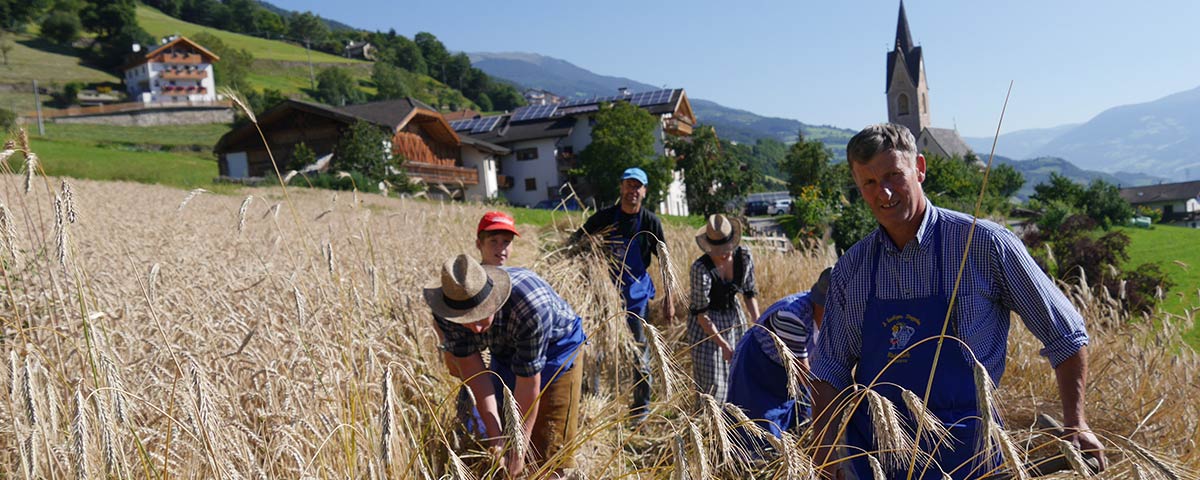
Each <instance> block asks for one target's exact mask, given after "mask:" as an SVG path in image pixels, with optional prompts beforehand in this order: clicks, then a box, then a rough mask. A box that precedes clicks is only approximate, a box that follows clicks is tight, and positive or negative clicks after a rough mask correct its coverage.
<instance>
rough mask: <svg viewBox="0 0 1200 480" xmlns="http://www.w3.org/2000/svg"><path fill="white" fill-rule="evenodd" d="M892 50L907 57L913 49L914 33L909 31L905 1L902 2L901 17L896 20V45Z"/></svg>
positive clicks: (901, 0)
mask: <svg viewBox="0 0 1200 480" xmlns="http://www.w3.org/2000/svg"><path fill="white" fill-rule="evenodd" d="M892 48H895V49H896V50H899V51H900V52H901V53H904V54H906V55H907V54H908V51H909V50H912V48H913V40H912V32H909V30H908V15H905V14H904V0H900V17H899V18H897V19H896V43H894V44H893V45H892Z"/></svg>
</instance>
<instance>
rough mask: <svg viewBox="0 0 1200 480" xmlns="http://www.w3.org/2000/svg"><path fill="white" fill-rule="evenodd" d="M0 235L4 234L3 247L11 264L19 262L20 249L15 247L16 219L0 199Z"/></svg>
mask: <svg viewBox="0 0 1200 480" xmlns="http://www.w3.org/2000/svg"><path fill="white" fill-rule="evenodd" d="M0 235H3V236H4V249H5V250H7V251H8V256H9V258H11V259H12V261H13V265H14V266H16V265H18V264H19V263H20V260H21V257H20V249H19V248H18V247H17V219H16V218H15V217H13V214H12V211H11V210H9V209H8V205H6V204H5V203H4V202H3V201H0Z"/></svg>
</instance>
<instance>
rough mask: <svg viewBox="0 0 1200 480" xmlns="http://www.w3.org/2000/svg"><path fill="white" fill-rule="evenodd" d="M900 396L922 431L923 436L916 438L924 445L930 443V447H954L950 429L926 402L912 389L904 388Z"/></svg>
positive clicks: (918, 429) (918, 428)
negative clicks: (950, 441) (926, 405)
mask: <svg viewBox="0 0 1200 480" xmlns="http://www.w3.org/2000/svg"><path fill="white" fill-rule="evenodd" d="M900 396H901V397H902V398H903V399H904V405H905V406H906V407H908V412H909V414H910V415H911V416H912V418H914V419H916V423H917V431H919V432H921V438H918V439H916V440H917V441H918V442H920V443H921V444H923V445H928V448H930V449H933V448H937V447H938V446H939V445H942V446H946V447H951V448H952V447H953V445H950V444H949V441H948V440H949V439H950V438H951V437H950V431H949V430H947V429H946V426H945V425H944V424H942V421H941V420H939V419H938V417H937V416H936V415H934V414H933V412H931V411H929V409H928V408H926V407H925V402H923V401H921V398H920V397H918V396H917V394H915V393H913V392H912V391H910V390H907V389H902V392H901V393H900Z"/></svg>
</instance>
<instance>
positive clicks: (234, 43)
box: [137, 5, 477, 108]
mask: <svg viewBox="0 0 1200 480" xmlns="http://www.w3.org/2000/svg"><path fill="white" fill-rule="evenodd" d="M137 18H138V23H139V24H140V25H141V26H142V28H144V29H146V31H147V32H150V34H151V35H154V36H156V37H163V36H167V35H183V36H189V35H195V34H196V33H198V32H206V33H210V34H212V35H213V36H216V37H217V38H220V39H221V41H223V42H225V44H226V45H229V46H231V47H234V48H238V49H245V50H247V51H249V52H250V53H251V54H252V55H254V67H253V68H252V69H251V71H250V73H249V80H250V83H251V85H253V87H254V88H255V89H259V90H261V89H266V88H271V89H276V90H279V91H281V92H283V93H284V95H288V96H302V97H307V98H309V99H311V98H312V90H311V89H312V80H311V77H310V70H309V55H310V54H311V55H312V73H313V74H316V73H320V72H321V70H324V69H326V68H329V67H334V66H336V67H340V68H345V69H347V70H349V71H350V74H351V76H353V77H354V78H355V79H356V80H358V83H359V88H361V89H362V90H363V91H365V92H367V94H368V95H370V94H374V93H375V86H374V85H373V84H372V83H371V81H370V78H371V67H372V63H371V62H366V61H362V60H352V59H349V58H345V57H339V56H337V55H330V54H328V53H324V52H318V51H316V50H312V51H309V52H306V51H305V49H304V47H303V46H300V45H296V44H292V43H288V42H285V41H281V40H267V39H264V38H258V37H252V36H249V35H243V34H240V33H233V32H227V31H224V30H217V29H215V28H212V27H206V26H203V25H197V24H194V23H188V22H185V21H183V20H180V19H177V18H174V17H171V16H169V15H167V14H165V13H162V12H160V11H158V10H156V9H154V8H153V7H148V6H145V5H138V9H137ZM216 68H217V69H220V68H221V64H220V62H218V63H217V64H216ZM404 76H405V77H404V80H405V84H406V85H408V87H409V91H410V94H411V95H412V96H413V97H416V98H417V99H418V100H421V101H422V102H425V103H428V104H430V105H434V106H438V105H448V104H450V103H454V104H457V105H460V106H463V107H468V106H469V107H471V108H477V107H476V106H475V104H474V103H473V102H471V101H470V100H467V98H466V97H464V96H463V95H462V93H460V92H458V91H457V90H454V89H452V88H450V87H448V86H446V85H444V84H442V83H441V82H438V81H437V80H434V79H433V78H431V77H429V76H426V75H418V74H414V73H408V72H405V73H404Z"/></svg>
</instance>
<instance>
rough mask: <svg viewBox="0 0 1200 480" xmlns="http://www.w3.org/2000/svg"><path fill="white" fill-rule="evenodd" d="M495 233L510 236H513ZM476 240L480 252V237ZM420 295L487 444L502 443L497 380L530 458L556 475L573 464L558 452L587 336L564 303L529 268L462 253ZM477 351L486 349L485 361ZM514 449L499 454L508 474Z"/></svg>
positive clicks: (572, 423)
mask: <svg viewBox="0 0 1200 480" xmlns="http://www.w3.org/2000/svg"><path fill="white" fill-rule="evenodd" d="M495 235H498V236H507V239H508V241H511V239H512V235H513V233H512V232H500V233H497V234H495ZM490 238H494V237H489V239H490ZM479 244H480V245H482V246H481V247H480V250H481V252H483V254H484V256H485V257H487V256H488V255H489V253H488V251H487V250H488V248H487V247H486V245H488V239H484V240H482V241H481V242H479ZM492 253H493V254H495V255H500V256H506V254H498V253H496V252H492ZM493 258H496V257H493ZM424 296H425V302H426V303H427V304H428V305H429V307H430V309H432V310H433V315H434V320H435V322H436V326H437V329H438V330H439V331H440V332H441V334H442V338H443V341H442V345H441V349H442V350H443V351H445V352H447V353H449V354H450V358H449V366H450V370H451V372H452V373H454V372H457V374H458V375H459V376H460V378H463V379H466V382H467V386H468V387H470V389H471V392H472V393H473V394H474V395H475V399H476V402H477V406H478V410H479V414H480V417H481V418H482V421H483V426H484V429H485V431H486V435H487V437H486V441H487V442H488V446H489V448H490V449H491V450H492V451H493V452H499V451H502V449H503V447H504V441H505V438H504V437H503V436H502V430H501V421H500V418H501V416H500V413H499V412H500V405H501V402H502V401H503V395H502V394H501V393H500V392H501V384H503V385H504V386H506V387H507V388H508V389H509V390H511V391H512V394H513V398H514V399H515V400H516V407H517V411H518V412H519V413H520V415H521V418H524V421H523V422H522V425H507V427H508V428H509V429H515V428H521V429H522V430H523V431H524V433H525V435H524V437H525V438H526V439H528V440H527V441H528V445H527V446H528V447H529V450H530V453H531V454H532V458H533V459H534V461H535V462H536V463H537V464H539V465H544V466H545V467H547V468H550V469H551V470H553V472H554V475H556V476H557V475H560V474H561V473H562V471H563V470H564V469H567V468H573V467H574V466H575V462H574V458H573V456H572V455H571V454H560V451H562V450H563V449H564V447H565V446H566V445H567V443H568V442H570V441H571V439H572V438H573V437H574V436H575V432H576V430H577V428H578V423H579V402H580V387H581V385H582V374H581V368H579V366H578V365H579V360H580V359H579V355H580V353H581V352H580V347H581V346H582V345H583V343H584V341H585V340H586V339H587V337H586V335H585V334H584V332H583V322H582V320H581V319H580V318H579V316H578V315H576V314H575V311H574V310H572V309H571V306H570V305H568V304H567V302H566V301H565V300H563V299H562V297H560V296H559V295H558V294H557V293H555V291H554V289H553V288H551V287H550V285H549V284H547V283H546V282H545V281H544V280H542V279H541V278H540V277H538V276H537V275H536V274H534V273H533V272H532V271H529V270H526V269H523V268H514V267H497V266H492V265H480V263H479V262H477V261H476V260H475V259H473V258H471V257H469V256H467V255H459V256H457V257H455V258H452V259H449V260H447V261H446V262H445V263H443V264H442V269H441V278H440V281H439V282H438V283H437V284H436V285H434V286H431V287H429V288H426V289H425V291H424ZM484 349H487V350H488V351H489V353H490V362H489V363H487V364H485V363H484V361H483V356H482V355H481V352H482V351H483V350H484ZM518 450H520V448H514V449H510V450H509V451H508V455H507V457H506V458H505V466H506V468H507V470H508V473H509V475H518V474H520V473H521V472H522V471H524V469H525V458H524V457H523V456H521V455H515V454H514V453H515V452H516V451H518ZM548 462H552V465H547V464H546V463H548Z"/></svg>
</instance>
